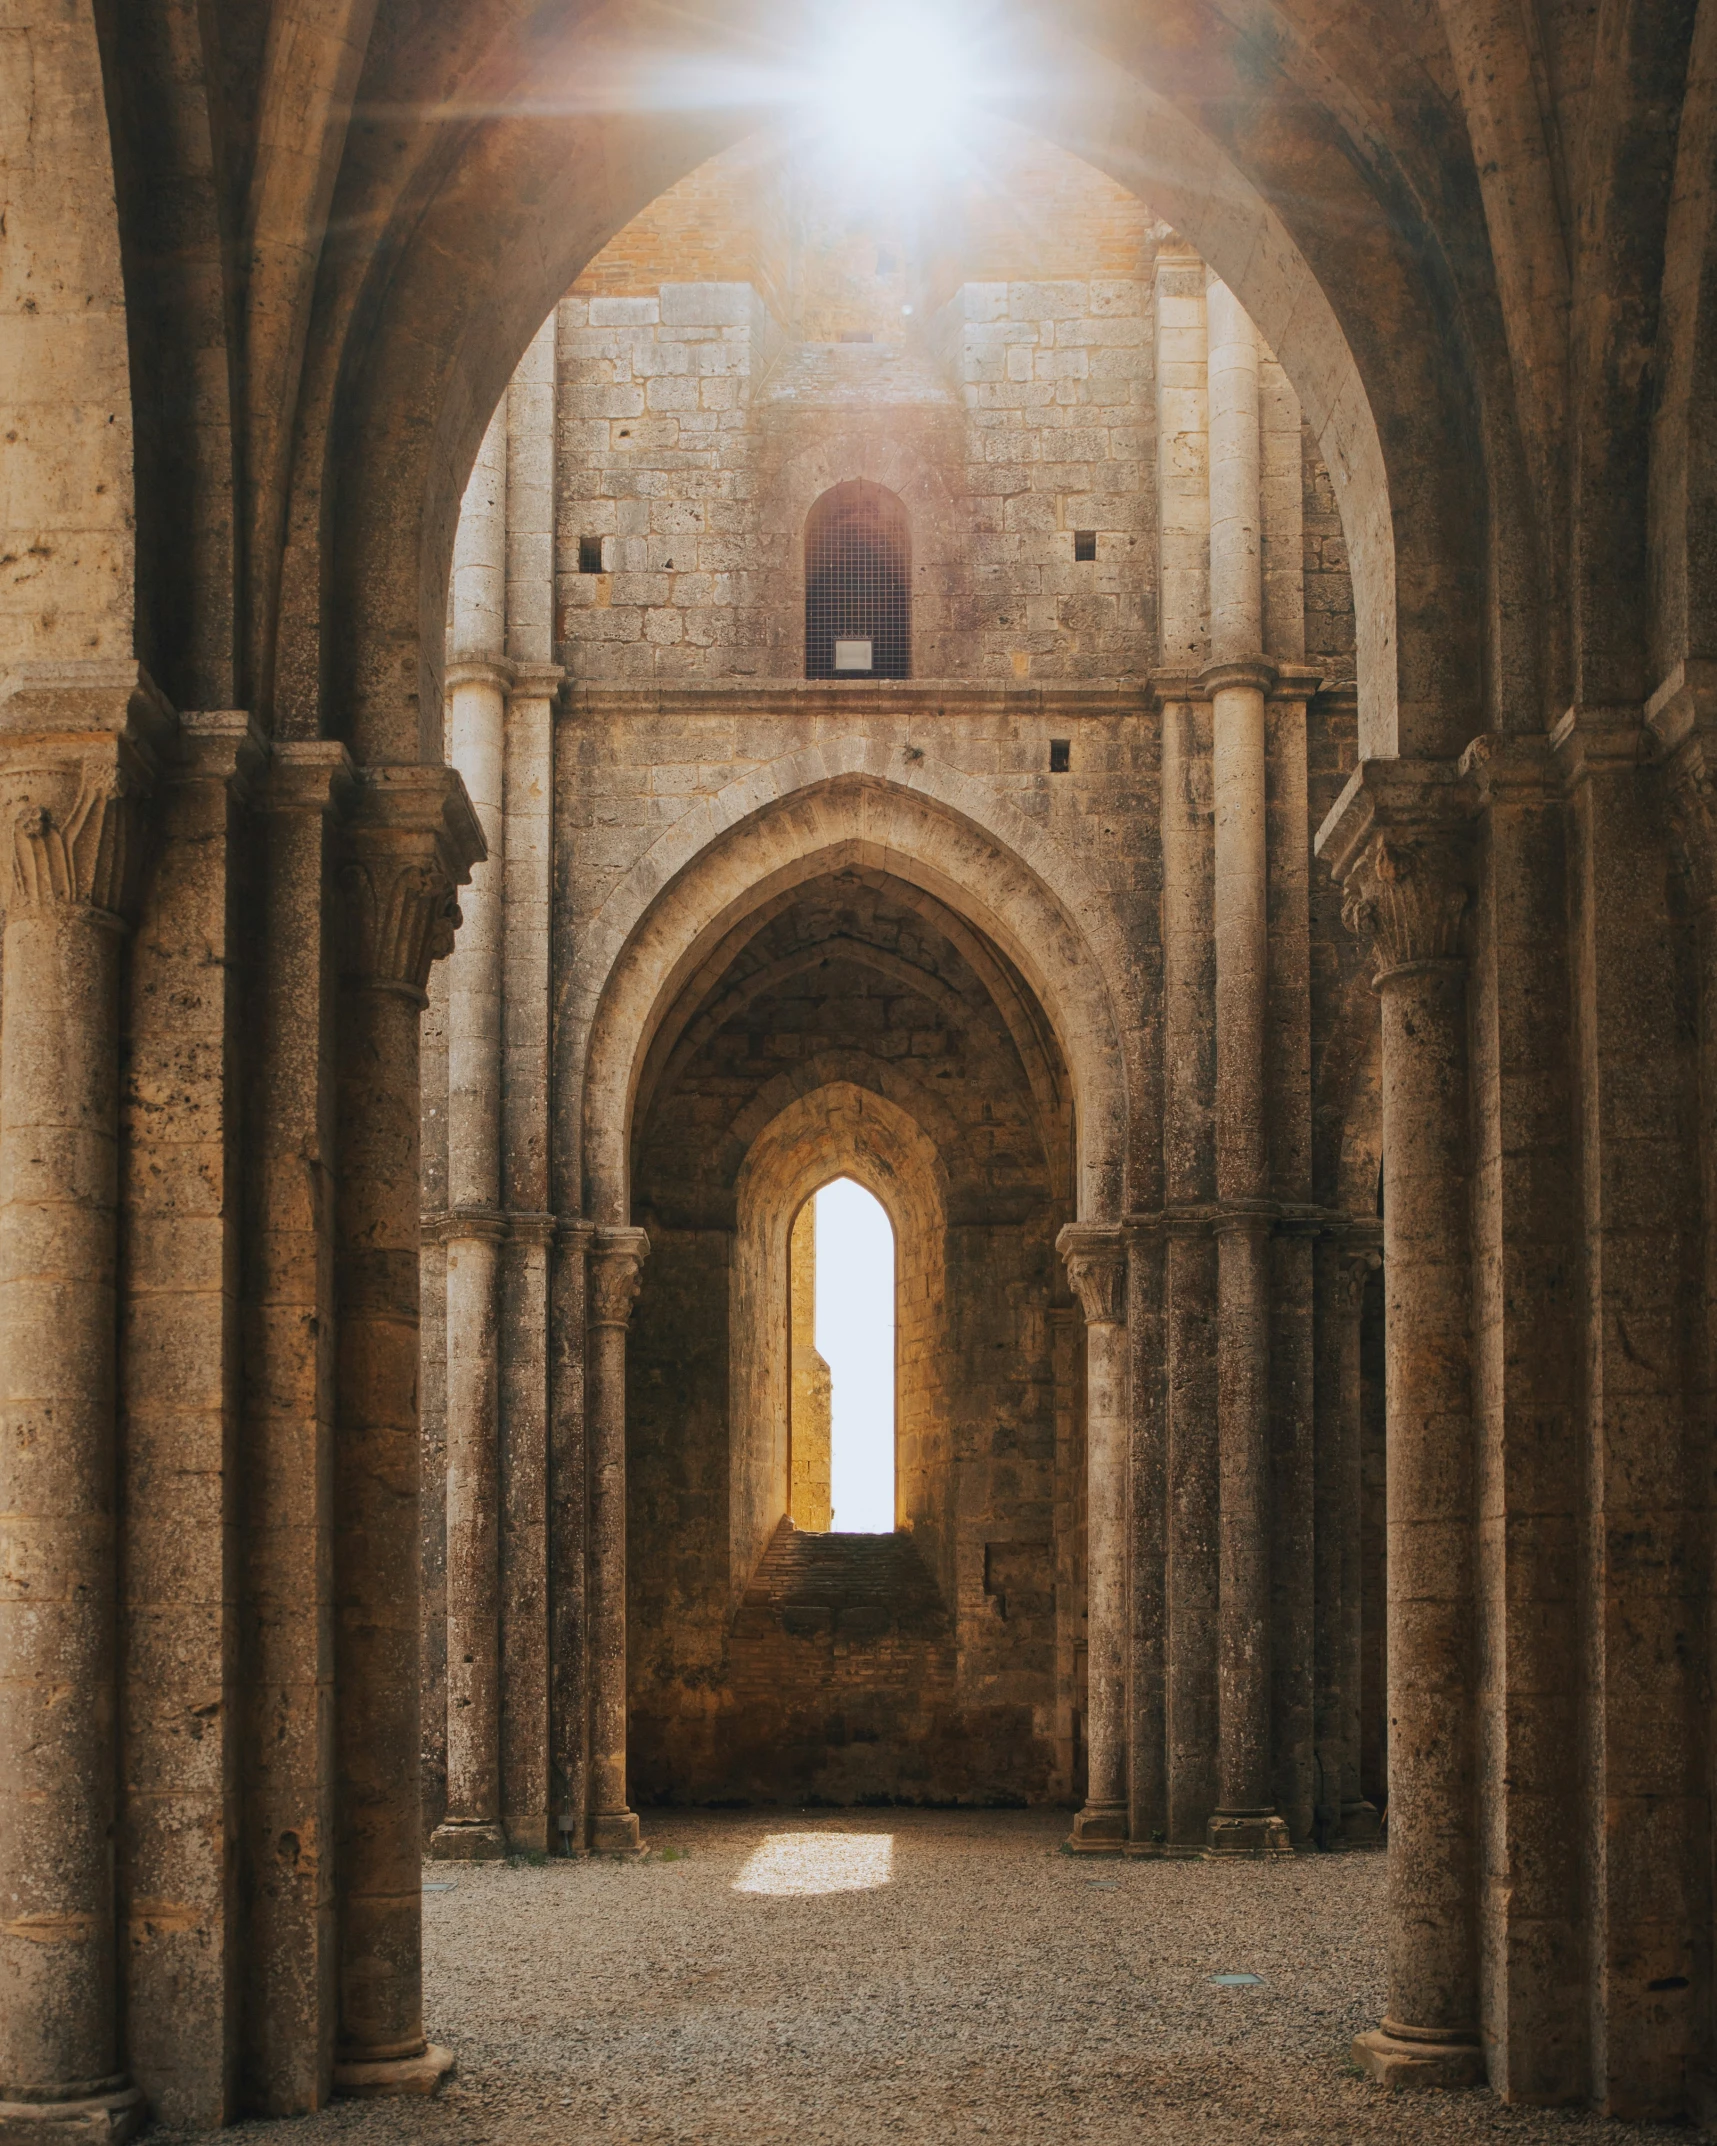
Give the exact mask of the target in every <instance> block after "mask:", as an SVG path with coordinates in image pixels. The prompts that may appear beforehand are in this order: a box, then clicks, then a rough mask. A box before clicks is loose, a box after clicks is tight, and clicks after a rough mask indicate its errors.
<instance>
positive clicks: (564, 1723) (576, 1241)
mask: <svg viewBox="0 0 1717 2146" xmlns="http://www.w3.org/2000/svg"><path fill="white" fill-rule="evenodd" d="M592 1236H593V1231H592V1227H591V1225H590V1223H588V1222H582V1221H577V1222H561V1223H559V1224H558V1225H557V1226H556V1229H555V1233H554V1242H553V1245H552V1247H551V1250H550V1266H549V1304H550V1318H549V1329H548V1344H549V1366H548V1369H549V1420H548V1592H549V1693H548V1698H549V1790H550V1795H551V1797H552V1799H553V1815H554V1829H555V1836H556V1845H557V1846H558V1848H559V1850H560V1853H561V1854H562V1855H574V1856H576V1855H584V1854H586V1853H587V1852H588V1848H589V1840H588V1835H589V1830H590V1825H589V1818H590V1715H591V1708H590V1584H589V1573H590V1466H589V1440H588V1418H587V1414H586V1408H585V1400H586V1358H587V1349H588V1341H589V1332H590V1327H589V1310H588V1297H589V1292H588V1288H587V1282H588V1261H589V1249H590V1244H591V1240H592Z"/></svg>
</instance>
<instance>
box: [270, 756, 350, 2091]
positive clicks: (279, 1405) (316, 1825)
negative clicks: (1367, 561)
mask: <svg viewBox="0 0 1717 2146" xmlns="http://www.w3.org/2000/svg"><path fill="white" fill-rule="evenodd" d="M354 782H355V777H354V772H353V768H352V764H351V760H350V758H349V756H348V755H347V752H346V748H345V747H344V746H343V745H340V744H337V743H335V742H334V741H333V740H332V739H320V738H316V739H277V740H276V741H275V742H274V745H273V747H272V751H271V755H270V766H269V774H268V783H267V788H266V791H265V792H264V795H263V798H262V806H263V813H262V840H261V847H262V856H261V859H260V864H259V877H260V880H261V900H260V904H259V910H260V914H259V917H258V943H259V947H260V960H259V964H258V973H257V977H256V988H255V996H254V998H253V1000H252V1002H251V1003H252V1005H253V1006H254V1008H255V1015H256V1022H257V1026H258V1028H259V1029H260V1030H261V1031H262V1033H263V1034H264V1035H266V1037H267V1039H268V1043H267V1048H266V1049H265V1050H263V1051H262V1052H261V1053H260V1054H259V1062H258V1063H257V1065H256V1067H255V1075H254V1081H253V1084H252V1087H251V1091H250V1096H249V1099H248V1112H249V1116H248V1127H249V1137H248V1138H247V1140H246V1142H245V1148H246V1162H247V1165H248V1167H247V1170H246V1179H245V1217H244V1219H245V1226H246V1240H247V1258H246V1262H245V1266H246V1292H245V1319H246V1354H247V1369H248V1371H249V1377H248V1378H247V1380H246V1393H245V1426H244V1436H245V1444H246V1454H247V1460H248V1465H247V1467H246V1469H245V1471H244V1497H245V1505H246V1518H247V1522H248V1525H247V1528H246V1558H245V1579H246V1603H245V1608H246V1613H247V1617H248V1620H249V1624H250V1630H251V1648H250V1652H249V1658H248V1662H247V1669H248V1677H247V1682H248V1684H249V1686H250V1689H249V1692H248V1695H247V1696H248V1708H247V1713H248V1720H247V1736H246V1745H247V1750H248V1753H249V1761H250V1762H249V1766H248V1768H247V1778H246V1781H245V1847H246V1859H245V1862H246V1869H247V1872H248V1876H249V1881H250V1890H249V1897H248V1899H247V1902H246V1906H245V1917H246V1934H247V1936H248V1939H249V1943H248V1946H247V1957H246V1962H245V1965H246V1981H245V1988H244V2011H245V2018H246V2023H247V2040H248V2044H249V2047H248V2051H247V2067H246V2068H247V2073H248V2078H247V2088H248V2093H249V2096H250V2097H251V2098H252V2100H253V2104H254V2106H256V2107H257V2108H258V2110H259V2111H260V2112H261V2113H263V2114H266V2115H270V2116H305V2115H308V2114H309V2113H310V2112H311V2111H312V2110H315V2109H319V2108H320V2107H321V2106H322V2104H323V2102H324V2101H326V2099H327V2097H328V2091H329V2087H330V2085H331V2083H332V2077H333V2062H334V2049H335V2036H336V2028H337V2021H336V2010H337V1988H338V1979H339V1970H338V1949H339V1932H338V1927H337V1921H336V1908H335V1872H334V1858H333V1857H332V1856H331V1855H315V1854H310V1855H307V1854H305V1852H304V1844H305V1843H306V1842H316V1841H332V1839H333V1838H334V1835H335V1831H336V1826H337V1812H336V1787H335V1778H334V1776H335V1767H334V1712H335V1692H334V1652H335V1649H334V1614H335V1612H334V1596H333V1573H332V1570H331V1569H330V1568H331V1560H330V1557H329V1554H328V1553H329V1544H330V1543H331V1541H332V1539H333V1533H334V1515H333V1509H332V1499H333V1474H334V1463H333V1452H334V1438H335V1428H334V1410H335V1399H334V1367H335V1353H334V1337H335V1332H336V1327H337V1315H336V1311H335V1304H334V1246H333V1231H332V1228H331V1226H330V1217H332V1215H333V1214H334V1213H335V1211H336V1209H337V1205H338V1201H337V1197H336V1184H337V1178H336V1171H335V1158H336V1155H337V1152H338V1150H337V1141H336V1133H335V1122H334V1111H335V1093H334V1089H335V1056H336V1054H335V1047H334V1021H335V1003H336V998H337V978H338V972H339V960H338V956H337V954H336V952H335V951H334V949H335V946H336V944H337V940H338V919H337V901H338V897H337V894H336V892H335V887H334V879H335V870H334V862H333V860H334V856H335V853H336V849H337V845H338V842H339V822H340V819H341V816H342V814H343V813H344V811H345V809H346V807H347V805H348V804H349V802H350V798H351V794H352V790H353V787H354Z"/></svg>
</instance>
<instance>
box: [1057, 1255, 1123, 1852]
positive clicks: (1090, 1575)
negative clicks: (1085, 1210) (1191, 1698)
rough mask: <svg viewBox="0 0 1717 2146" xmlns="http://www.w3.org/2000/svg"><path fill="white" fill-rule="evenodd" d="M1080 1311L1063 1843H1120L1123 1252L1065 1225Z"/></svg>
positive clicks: (1099, 1848) (1114, 1848)
mask: <svg viewBox="0 0 1717 2146" xmlns="http://www.w3.org/2000/svg"><path fill="white" fill-rule="evenodd" d="M1056 1249H1057V1250H1058V1251H1059V1252H1060V1254H1061V1257H1062V1261H1063V1263H1064V1264H1065V1266H1066V1268H1067V1279H1068V1281H1069V1282H1070V1283H1071V1284H1072V1287H1073V1292H1074V1294H1075V1295H1076V1296H1077V1297H1078V1299H1079V1304H1080V1308H1081V1310H1082V1311H1083V1312H1084V1314H1085V1465H1086V1485H1087V1487H1086V1495H1085V1573H1086V1579H1085V1589H1086V1604H1087V1608H1086V1663H1087V1669H1086V1674H1087V1692H1086V1730H1085V1741H1086V1750H1087V1753H1088V1769H1087V1781H1086V1791H1085V1807H1084V1809H1083V1810H1082V1811H1080V1813H1079V1815H1078V1816H1077V1817H1076V1818H1075V1819H1074V1821H1073V1833H1072V1836H1071V1838H1070V1840H1069V1842H1068V1846H1069V1847H1070V1848H1072V1849H1074V1850H1075V1851H1077V1852H1078V1853H1081V1854H1086V1855H1090V1854H1097V1855H1118V1854H1120V1853H1121V1852H1122V1850H1123V1849H1124V1848H1125V1846H1126V1839H1127V1764H1126V1750H1127V1569H1126V1567H1127V1447H1128V1438H1127V1428H1128V1418H1127V1250H1126V1245H1125V1242H1124V1241H1123V1239H1122V1236H1121V1233H1120V1231H1119V1230H1118V1229H1115V1228H1112V1227H1107V1226H1105V1225H1103V1224H1094V1223H1088V1222H1084V1223H1082V1222H1070V1223H1068V1225H1067V1226H1066V1228H1065V1229H1063V1230H1062V1232H1061V1234H1060V1236H1059V1237H1058V1238H1057V1239H1056Z"/></svg>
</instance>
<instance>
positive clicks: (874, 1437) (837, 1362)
mask: <svg viewBox="0 0 1717 2146" xmlns="http://www.w3.org/2000/svg"><path fill="white" fill-rule="evenodd" d="M817 1353H818V1354H819V1355H820V1356H821V1357H822V1359H823V1361H824V1362H825V1363H826V1364H827V1365H828V1367H829V1386H830V1478H831V1483H832V1496H833V1504H834V1513H833V1517H832V1520H831V1522H830V1525H831V1526H832V1527H833V1528H836V1529H838V1530H839V1531H840V1532H841V1533H842V1534H847V1535H887V1534H890V1533H892V1532H893V1528H894V1231H893V1230H892V1229H891V1228H890V1226H889V1220H888V1216H887V1215H886V1214H885V1213H884V1212H883V1210H882V1207H881V1205H880V1203H879V1202H878V1201H877V1200H875V1199H873V1198H872V1197H871V1195H870V1194H869V1193H868V1192H866V1190H865V1189H864V1187H863V1186H862V1185H855V1184H854V1183H853V1181H852V1179H851V1178H850V1177H837V1178H836V1179H835V1181H834V1183H833V1184H832V1185H825V1186H824V1187H823V1189H822V1191H821V1192H819V1193H818V1194H817Z"/></svg>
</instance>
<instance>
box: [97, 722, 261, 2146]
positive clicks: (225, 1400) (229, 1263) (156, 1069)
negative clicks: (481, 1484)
mask: <svg viewBox="0 0 1717 2146" xmlns="http://www.w3.org/2000/svg"><path fill="white" fill-rule="evenodd" d="M264 764H265V750H264V747H263V743H262V740H261V738H260V737H259V736H258V734H257V733H256V732H255V731H254V730H253V728H252V726H251V723H250V719H249V717H248V716H246V715H244V714H243V713H241V712H238V711H218V710H217V711H197V712H193V713H186V714H183V715H181V717H180V719H179V735H178V738H177V740H176V750H175V751H174V752H173V753H172V755H171V756H170V758H166V760H165V764H164V766H163V768H162V772H161V777H160V781H159V783H158V786H157V788H156V791H155V799H154V808H153V815H152V818H153V838H152V840H151V843H150V857H149V862H150V869H149V875H148V882H147V885H146V887H145V889H144V890H143V896H142V899H141V901H140V903H139V905H138V916H137V925H136V930H135V932H134V933H133V935H132V939H131V956H130V964H129V970H130V973H129V977H128V985H127V989H126V992H125V1018H124V1034H125V1042H124V1065H125V1078H124V1086H123V1094H122V1098H121V1118H120V1144H121V1157H122V1163H121V1179H120V1184H121V1195H120V1196H121V1203H122V1209H123V1212H124V1215H125V1228H124V1245H125V1251H124V1259H123V1262H122V1272H121V1281H122V1290H121V1298H120V1335H119V1351H120V1365H121V1382H122V1395H123V1398H122V1403H121V1419H120V1428H121V1437H120V1477H119V1480H120V1511H121V1513H122V1516H123V1518H122V1529H121V1550H120V1568H121V1582H122V1593H121V1601H120V1631H119V1663H120V1679H119V1681H120V1691H121V1695H122V1696H121V1706H120V1778H121V1779H122V1781H123V1782H124V1783H125V1798H124V1808H123V1813H122V1823H121V1826H120V1831H119V1903H120V1913H121V1930H122V1933H123V1936H122V1953H121V1959H122V1968H121V1975H120V1984H121V1988H122V1990H123V1993H124V2027H123V2046H124V2048H125V2051H126V2053H127V2055H128V2056H129V2058H130V2060H131V2065H132V2070H133V2073H134V2075H135V2077H136V2080H137V2084H138V2086H139V2087H140V2088H141V2089H142V2091H143V2092H144V2093H145V2094H146V2095H147V2097H148V2101H149V2106H150V2109H151V2111H152V2112H153V2114H154V2115H155V2117H156V2118H157V2119H158V2120H159V2121H161V2122H164V2123H168V2124H173V2125H177V2126H187V2127H195V2128H198V2129H210V2128H213V2127H214V2126H215V2125H218V2124H223V2123H226V2122H228V2121H230V2119H231V2118H232V2116H233V2115H234V2114H235V2113H236V2110H237V2108H238V2107H239V2106H240V2085H239V2068H240V2055H241V2051H240V2037H241V2031H242V2020H243V1960H244V1955H245V1952H246V1949H247V1947H246V1942H245V1940H246V1936H247V1928H246V1920H245V1917H244V1912H243V1910H244V1900H243V1896H242V1893H241V1890H240V1874H241V1871H242V1868H243V1865H242V1863H241V1859H240V1857H239V1855H238V1854H237V1853H235V1849H236V1847H237V1843H238V1837H239V1832H240V1817H239V1808H238V1799H239V1794H240V1789H241V1784H242V1779H243V1765H242V1756H243V1754H242V1744H243V1737H244V1730H245V1707H244V1699H245V1690H246V1682H247V1679H246V1677H245V1664H244V1661H243V1658H242V1655H241V1638H242V1634H243V1624H244V1620H243V1615H242V1610H241V1606H240V1597H239V1589H238V1587H237V1586H235V1584H234V1581H235V1578H236V1576H237V1575H236V1572H235V1566H236V1564H237V1558H236V1555H235V1552H236V1545H237V1541H238V1538H239V1531H240V1529H241V1528H242V1526H243V1523H244V1517H245V1516H244V1512H243V1508H242V1504H241V1502H240V1501H241V1490H242V1484H243V1475H244V1471H243V1470H242V1469H241V1468H240V1467H238V1466H235V1464H234V1463H235V1457H236V1456H237V1455H238V1454H239V1453H241V1452H242V1451H243V1450H244V1447H243V1440H242V1434H241V1431H240V1427H239V1410H240V1406H241V1401H242V1396H243V1391H244V1383H245V1380H244V1365H243V1358H242V1341H241V1333H240V1327H239V1321H238V1317H237V1315H236V1314H237V1306H236V1303H235V1301H234V1283H235V1279H236V1277H237V1276H238V1275H239V1273H240V1272H242V1258H243V1246H242V1242H241V1237H240V1229H241V1225H242V1223H243V1220H244V1216H245V1205H246V1203H245V1199H244V1196H243V1191H242V1188H241V1184H240V1173H241V1170H242V1167H243V1135H244V1132H245V1130H246V1126H245V1115H244V1109H243V1104H244V1092H243V1084H242V1081H241V1079H240V1067H241V1065H242V1063H243V1058H242V1052H243V1030H244V1027H245V1023H246V1014H247V1010H248V1009H247V1007H246V1005H245V999H246V996H247V986H248V984H249V981H250V976H251V960H250V956H251V952H252V942H251V939H250V933H249V931H248V929H247V928H246V927H247V925H248V924H249V923H250V921H251V918H252V916H253V913H254V912H253V910H252V905H251V901H250V896H251V894H252V880H251V866H252V860H253V858H254V856H255V852H256V843H255V840H254V829H255V822H254V820H253V819H252V818H251V815H250V812H249V809H248V808H249V807H250V806H251V804H252V803H253V802H254V801H255V796H256V782H257V777H258V775H259V773H260V771H261V769H262V768H263V766H264ZM191 1722H194V1723H196V1724H197V1731H196V1733H193V1734H189V1735H188V1734H187V1733H186V1725H187V1723H191ZM163 1901H171V1902H173V1903H174V1908H175V1913H174V1914H173V1915H172V1916H170V1917H169V1916H164V1915H163V1914H162V1913H161V1910H160V1903H161V1902H163Z"/></svg>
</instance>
